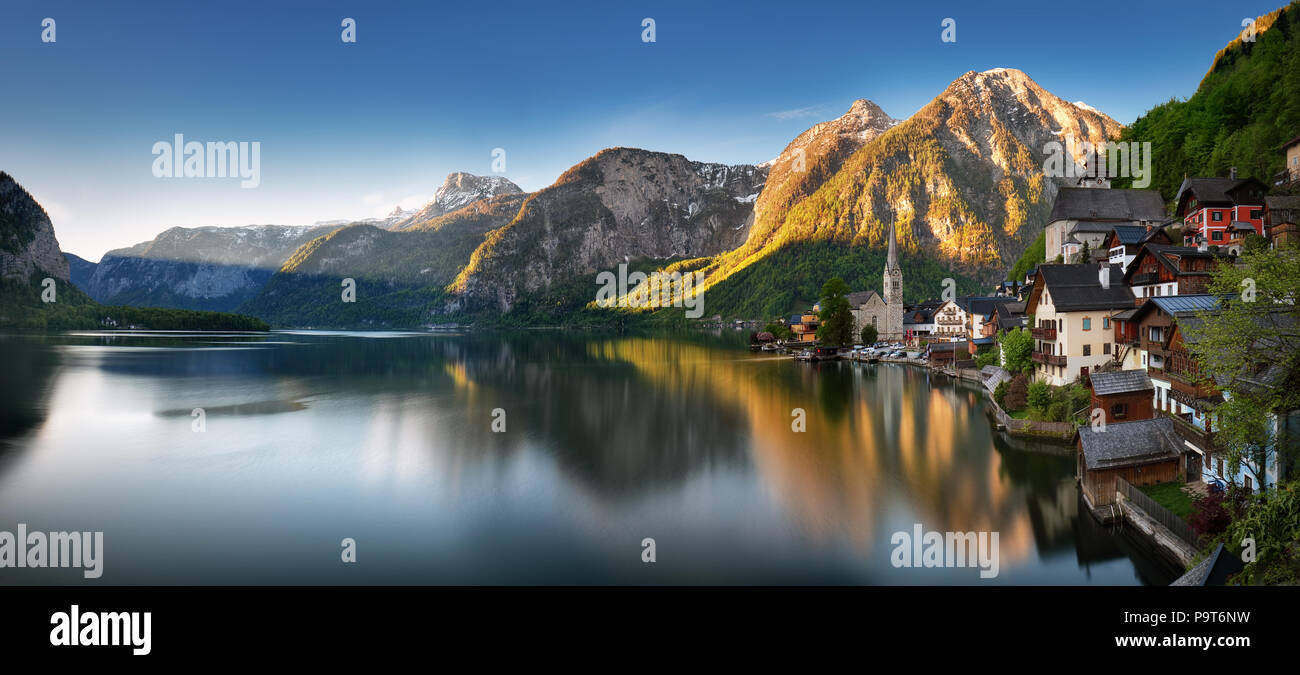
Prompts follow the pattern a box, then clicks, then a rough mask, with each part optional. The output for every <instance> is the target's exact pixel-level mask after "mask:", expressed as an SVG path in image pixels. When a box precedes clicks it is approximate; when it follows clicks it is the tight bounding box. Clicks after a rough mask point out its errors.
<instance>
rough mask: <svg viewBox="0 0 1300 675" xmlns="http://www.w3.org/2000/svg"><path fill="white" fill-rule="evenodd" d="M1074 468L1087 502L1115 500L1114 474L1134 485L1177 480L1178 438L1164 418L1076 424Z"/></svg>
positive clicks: (1179, 475)
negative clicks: (1076, 436)
mask: <svg viewBox="0 0 1300 675" xmlns="http://www.w3.org/2000/svg"><path fill="white" fill-rule="evenodd" d="M1077 443H1078V448H1079V455H1078V462H1077V471H1078V477H1079V487H1080V488H1081V491H1082V492H1083V498H1084V499H1085V500H1086V501H1087V502H1088V506H1089V507H1091V508H1092V509H1097V508H1098V507H1101V506H1107V505H1109V504H1113V503H1115V492H1116V490H1117V484H1116V481H1115V479H1116V478H1123V479H1124V480H1126V481H1128V482H1129V484H1131V485H1133V486H1134V487H1142V486H1144V485H1155V484H1157V483H1170V482H1173V481H1181V480H1182V479H1183V478H1184V476H1185V475H1186V474H1185V473H1184V471H1183V461H1182V456H1183V450H1182V447H1183V446H1182V440H1181V439H1180V438H1179V436H1178V434H1177V433H1175V431H1174V423H1173V420H1170V419H1168V418H1163V419H1150V420H1138V421H1135V422H1120V423H1117V424H1107V425H1106V426H1105V428H1104V429H1100V428H1093V427H1090V426H1088V427H1080V428H1079V435H1078V441H1077Z"/></svg>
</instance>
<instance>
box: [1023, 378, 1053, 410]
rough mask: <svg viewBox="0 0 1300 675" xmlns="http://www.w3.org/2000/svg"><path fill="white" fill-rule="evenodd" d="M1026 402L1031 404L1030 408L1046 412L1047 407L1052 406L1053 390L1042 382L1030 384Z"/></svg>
mask: <svg viewBox="0 0 1300 675" xmlns="http://www.w3.org/2000/svg"><path fill="white" fill-rule="evenodd" d="M1025 400H1026V401H1028V402H1029V407H1030V408H1034V409H1036V410H1039V411H1046V410H1047V407H1048V406H1050V405H1051V404H1052V388H1051V387H1049V386H1047V383H1046V382H1043V381H1042V380H1034V381H1033V382H1031V383H1030V384H1029V389H1028V390H1027V391H1026V393H1025Z"/></svg>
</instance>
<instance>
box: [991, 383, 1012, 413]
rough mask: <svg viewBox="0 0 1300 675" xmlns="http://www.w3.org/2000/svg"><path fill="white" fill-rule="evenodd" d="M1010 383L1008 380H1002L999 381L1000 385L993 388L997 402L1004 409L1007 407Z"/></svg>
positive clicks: (994, 398)
mask: <svg viewBox="0 0 1300 675" xmlns="http://www.w3.org/2000/svg"><path fill="white" fill-rule="evenodd" d="M1008 384H1009V383H1008V381H1007V380H1002V381H1001V382H999V383H998V386H996V387H994V388H993V400H994V401H997V404H998V405H999V406H1001V407H1002V409H1003V410H1006V409H1007V387H1008Z"/></svg>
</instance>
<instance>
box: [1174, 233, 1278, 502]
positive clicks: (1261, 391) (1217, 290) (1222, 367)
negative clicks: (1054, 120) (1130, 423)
mask: <svg viewBox="0 0 1300 675" xmlns="http://www.w3.org/2000/svg"><path fill="white" fill-rule="evenodd" d="M1297 279H1300V249H1296V248H1291V247H1288V248H1280V249H1254V250H1248V251H1245V252H1243V255H1242V258H1241V261H1240V264H1238V265H1220V266H1219V267H1218V268H1217V269H1216V270H1215V271H1214V273H1213V277H1212V281H1211V283H1210V287H1209V290H1210V292H1211V293H1213V294H1215V295H1220V296H1224V297H1225V299H1224V300H1223V301H1222V302H1221V303H1220V307H1219V308H1218V309H1216V310H1212V311H1207V312H1200V313H1198V315H1197V318H1198V319H1200V320H1199V321H1183V322H1181V323H1180V325H1181V327H1182V329H1183V331H1184V333H1185V342H1186V344H1187V346H1188V350H1189V351H1190V352H1191V354H1192V356H1193V357H1194V358H1195V359H1196V360H1197V362H1198V363H1199V364H1200V367H1201V368H1200V370H1201V379H1202V381H1204V382H1205V383H1207V384H1215V385H1217V386H1219V387H1220V388H1221V389H1223V390H1224V392H1225V394H1226V395H1225V397H1224V398H1225V401H1224V402H1223V403H1221V404H1219V405H1218V406H1216V407H1215V409H1214V411H1213V413H1214V418H1213V419H1214V423H1215V425H1216V427H1217V436H1216V438H1217V440H1218V442H1219V443H1220V444H1221V445H1223V446H1224V448H1225V452H1224V454H1225V456H1226V458H1227V459H1228V464H1229V466H1230V473H1232V474H1235V473H1236V472H1237V471H1238V470H1239V469H1244V470H1245V471H1246V472H1248V473H1249V474H1250V475H1251V476H1252V477H1253V479H1254V481H1255V484H1256V485H1263V484H1264V483H1263V482H1262V480H1261V479H1262V478H1263V477H1264V475H1265V473H1266V470H1267V468H1268V467H1269V466H1270V465H1272V464H1274V463H1276V462H1280V463H1283V464H1287V465H1294V462H1295V460H1296V458H1297V454H1298V452H1297V445H1300V439H1297V438H1294V437H1291V436H1288V435H1286V434H1285V433H1277V432H1275V431H1274V426H1275V425H1274V424H1273V422H1272V420H1271V419H1270V416H1271V415H1279V414H1280V415H1285V414H1288V413H1290V412H1292V411H1295V410H1297V409H1300V305H1297V304H1296V291H1297V288H1298V286H1297V282H1296V280H1297Z"/></svg>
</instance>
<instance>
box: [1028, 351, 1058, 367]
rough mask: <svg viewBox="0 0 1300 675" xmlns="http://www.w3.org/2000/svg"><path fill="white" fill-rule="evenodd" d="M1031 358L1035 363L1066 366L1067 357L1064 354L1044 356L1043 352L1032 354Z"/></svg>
mask: <svg viewBox="0 0 1300 675" xmlns="http://www.w3.org/2000/svg"><path fill="white" fill-rule="evenodd" d="M1029 357H1030V358H1031V359H1032V360H1033V361H1034V363H1043V364H1046V365H1049V366H1063V365H1065V356H1064V355H1063V354H1044V353H1043V352H1032V353H1031V354H1030V355H1029Z"/></svg>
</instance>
